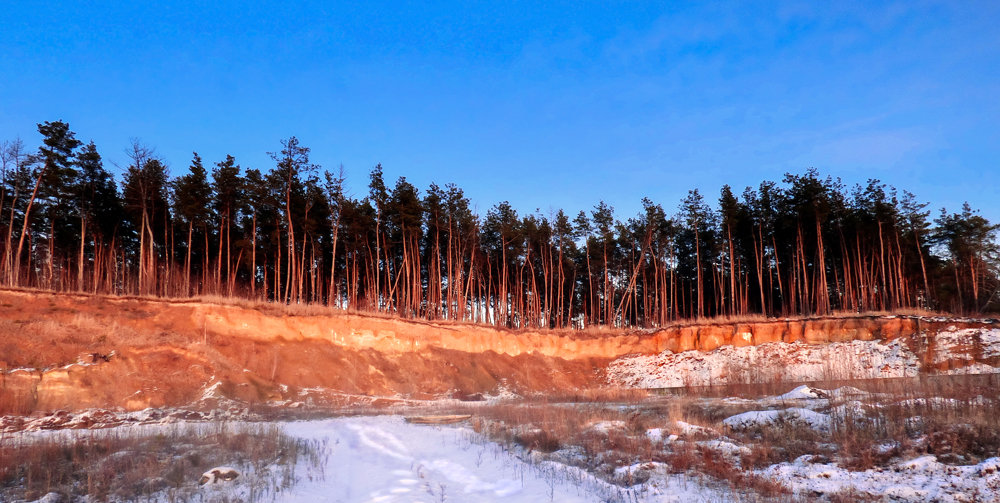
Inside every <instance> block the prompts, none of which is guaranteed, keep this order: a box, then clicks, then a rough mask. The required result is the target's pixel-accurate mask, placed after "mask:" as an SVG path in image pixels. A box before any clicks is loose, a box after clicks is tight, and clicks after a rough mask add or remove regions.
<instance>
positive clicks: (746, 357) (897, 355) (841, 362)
mask: <svg viewBox="0 0 1000 503" xmlns="http://www.w3.org/2000/svg"><path fill="white" fill-rule="evenodd" d="M919 371H920V361H919V359H918V358H917V356H916V355H914V354H913V352H912V351H910V349H909V348H908V347H907V346H906V345H905V344H904V343H903V342H902V341H901V340H899V339H895V340H892V341H889V342H882V341H851V342H832V343H829V344H817V345H811V344H806V343H804V342H793V343H784V342H772V343H767V344H761V345H758V346H744V347H734V346H722V347H719V348H717V349H715V350H713V351H708V352H705V351H685V352H683V353H671V352H670V351H665V352H663V353H660V354H656V355H632V356H624V357H621V358H618V359H617V360H615V361H613V362H611V364H610V365H609V366H608V380H609V382H611V383H613V384H618V385H623V386H630V387H636V388H677V387H685V386H711V385H715V384H724V383H732V382H751V383H753V382H779V381H823V380H831V379H873V378H885V377H915V376H917V375H918V373H919Z"/></svg>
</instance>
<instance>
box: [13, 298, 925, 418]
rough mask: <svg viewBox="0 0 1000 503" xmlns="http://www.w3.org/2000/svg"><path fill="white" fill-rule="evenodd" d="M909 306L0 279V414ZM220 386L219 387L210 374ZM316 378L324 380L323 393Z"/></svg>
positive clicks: (506, 383)
mask: <svg viewBox="0 0 1000 503" xmlns="http://www.w3.org/2000/svg"><path fill="white" fill-rule="evenodd" d="M918 324H919V322H918V321H917V320H913V319H906V318H873V317H867V318H831V319H818V320H793V321H767V322H758V323H747V324H733V323H726V324H703V325H690V326H675V327H670V328H667V329H663V330H659V331H649V332H624V331H606V332H579V331H569V330H563V331H551V332H531V331H506V330H497V329H493V328H490V327H484V326H476V325H467V324H457V323H433V322H418V321H406V320H399V319H392V318H382V317H376V316H363V315H355V314H348V313H342V312H335V311H329V310H325V309H320V308H301V309H300V308H284V307H281V306H273V305H259V306H236V305H224V304H213V303H204V302H180V301H178V302H170V301H161V300H151V299H150V300H147V299H119V298H112V297H100V296H85V295H69V294H51V293H40V292H22V291H10V290H3V291H0V371H2V372H0V413H5V412H16V413H26V412H31V411H35V410H55V409H80V408H87V407H122V408H125V409H130V410H134V409H141V408H145V407H151V406H152V407H156V406H167V405H180V404H188V403H191V402H193V401H196V400H199V399H200V398H202V397H203V396H204V395H205V394H206V391H210V394H212V393H214V394H216V395H217V394H219V393H221V394H223V395H226V396H228V397H233V398H238V399H241V400H246V401H251V402H253V401H275V400H277V401H280V400H290V401H297V400H303V399H304V398H303V397H306V396H312V397H319V396H321V395H324V393H325V394H326V395H324V396H327V397H329V393H337V394H339V396H341V397H344V396H352V395H353V396H363V397H371V396H377V397H413V398H426V397H432V396H440V395H447V394H451V395H454V396H460V397H462V396H469V395H475V394H480V393H493V392H496V391H498V390H499V389H510V390H512V391H515V392H526V391H564V392H565V391H575V390H580V389H586V388H593V387H598V386H600V385H601V383H603V382H604V381H603V377H604V376H603V372H604V369H605V368H606V367H607V365H608V363H609V362H610V361H611V360H613V359H615V358H617V357H619V356H622V355H626V354H633V353H645V354H651V353H659V352H662V351H664V350H670V351H675V352H679V351H686V350H691V349H700V350H711V349H715V348H716V347H719V346H721V345H727V344H731V345H736V346H741V345H753V344H761V343H765V342H775V341H785V342H793V341H797V340H802V341H806V342H810V343H824V342H830V341H846V340H854V339H862V340H870V339H891V338H896V337H901V336H910V335H912V334H914V333H916V332H917V331H919V330H921V329H922V328H923V327H920V326H918ZM213 385H216V386H213ZM317 390H323V391H322V392H319V391H317Z"/></svg>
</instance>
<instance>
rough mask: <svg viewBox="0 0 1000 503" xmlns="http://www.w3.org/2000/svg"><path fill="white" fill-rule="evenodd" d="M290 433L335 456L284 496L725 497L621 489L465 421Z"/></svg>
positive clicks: (677, 483) (396, 421)
mask: <svg viewBox="0 0 1000 503" xmlns="http://www.w3.org/2000/svg"><path fill="white" fill-rule="evenodd" d="M286 431H287V432H288V433H289V434H291V435H293V436H296V437H300V438H308V439H316V440H322V439H327V440H328V442H327V445H328V446H329V456H330V457H329V463H328V465H327V467H326V470H325V472H326V475H325V478H324V479H322V480H308V477H307V476H306V475H307V474H303V476H302V477H301V478H302V479H304V480H302V481H300V483H299V484H298V485H296V486H295V487H294V488H293V489H292V490H291V492H289V493H287V494H286V495H284V496H283V498H282V499H280V500H279V501H287V502H313V501H344V502H354V501H357V502H372V503H376V502H379V503H385V502H420V501H423V502H437V501H449V502H494V501H496V502H541V501H559V502H599V501H678V502H679V501H691V502H694V501H717V500H718V497H719V494H718V493H717V492H715V491H714V490H712V489H709V488H706V487H704V486H702V485H701V484H698V483H697V482H696V481H695V480H693V479H691V480H687V479H685V478H684V477H673V478H669V477H660V478H659V479H658V480H656V481H655V482H654V483H647V484H645V485H641V486H636V487H633V488H621V487H618V486H614V485H611V484H608V483H606V482H603V481H601V480H599V479H597V478H595V477H594V476H592V475H590V474H588V473H587V472H585V471H583V470H581V469H579V468H574V467H569V466H566V465H562V464H559V463H555V462H552V461H544V460H541V459H538V458H536V457H534V456H532V454H531V453H529V452H526V451H520V450H519V451H517V452H515V451H512V450H509V449H507V448H505V447H502V446H501V445H499V444H496V443H494V442H489V441H486V440H484V439H483V438H482V437H481V436H480V435H478V434H476V433H475V432H474V431H472V430H471V429H470V428H468V427H466V426H462V425H448V426H426V425H413V424H408V423H406V422H405V421H404V420H403V418H401V417H399V416H368V417H351V418H338V419H331V420H325V421H307V422H296V423H288V424H287V426H286ZM302 469H303V470H306V469H307V468H305V467H303V468H302Z"/></svg>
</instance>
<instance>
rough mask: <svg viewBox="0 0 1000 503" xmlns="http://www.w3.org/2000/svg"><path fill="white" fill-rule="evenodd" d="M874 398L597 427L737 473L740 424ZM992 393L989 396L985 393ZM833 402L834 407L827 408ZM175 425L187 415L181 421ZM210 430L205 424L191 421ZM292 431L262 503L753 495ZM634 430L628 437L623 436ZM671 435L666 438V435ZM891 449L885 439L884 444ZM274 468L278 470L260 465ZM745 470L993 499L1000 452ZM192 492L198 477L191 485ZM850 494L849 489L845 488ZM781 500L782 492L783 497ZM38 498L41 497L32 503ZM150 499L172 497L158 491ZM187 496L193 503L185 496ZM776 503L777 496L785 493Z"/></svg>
mask: <svg viewBox="0 0 1000 503" xmlns="http://www.w3.org/2000/svg"><path fill="white" fill-rule="evenodd" d="M866 395H867V396H871V395H870V394H868V393H865V392H863V391H861V390H857V389H853V388H840V389H836V390H820V389H816V388H811V387H808V386H800V387H797V388H795V389H793V390H791V391H790V392H788V393H785V394H782V395H777V396H772V397H765V398H761V399H755V400H747V399H738V398H728V399H719V401H720V403H723V404H730V405H731V404H736V403H738V404H740V405H741V406H744V407H749V408H751V409H753V410H748V411H746V412H742V413H738V414H734V415H731V416H729V417H727V418H726V419H724V420H722V421H720V423H718V424H717V425H715V427H712V426H699V425H696V424H691V423H687V422H684V421H680V420H676V419H675V420H665V422H664V423H663V424H664V426H663V427H658V428H648V429H646V430H639V431H634V429H630V428H629V427H628V425H626V424H625V423H624V422H622V421H600V422H596V423H593V424H592V426H591V430H593V431H594V432H598V433H600V434H602V435H608V434H609V433H614V432H616V431H618V432H625V433H627V434H635V435H639V436H642V437H644V438H648V439H649V441H651V442H652V445H653V446H654V451H655V450H659V451H661V452H664V453H668V454H669V453H670V452H671V451H674V452H676V451H677V450H678V449H680V450H683V449H684V446H685V445H688V446H690V447H691V448H694V449H696V452H699V451H698V450H710V451H715V452H717V453H719V454H722V455H723V456H724V457H725V458H726V459H729V460H731V462H732V463H734V467H735V468H736V469H738V470H739V469H740V468H739V466H740V458H741V456H745V455H747V454H748V453H749V452H750V447H749V446H750V444H744V443H742V441H740V440H738V438H745V437H742V436H740V432H741V431H745V430H747V429H751V430H752V429H754V428H760V427H764V426H767V425H777V426H779V427H780V426H782V425H793V424H799V425H800V426H801V425H804V426H806V427H809V428H813V429H814V430H815V431H817V433H818V434H820V435H823V436H826V435H828V434H829V427H830V419H831V414H836V412H834V410H836V407H844V406H848V407H849V406H850V404H852V403H856V401H855V400H854V398H855V397H859V396H860V397H863V396H866ZM981 400H988V399H981ZM835 404H836V405H835ZM182 422H183V421H182ZM194 424H202V425H205V426H206V427H207V426H208V425H211V424H213V423H211V422H208V423H203V422H200V421H199V422H196V423H194ZM277 424H280V425H281V426H282V428H283V429H284V430H285V432H286V433H287V434H289V435H290V436H292V437H295V438H300V439H305V440H309V441H312V442H313V444H312V445H319V446H322V447H321V448H320V452H319V454H320V457H321V458H322V461H321V462H320V463H319V464H316V463H307V462H300V463H298V464H296V465H295V479H297V480H296V482H295V483H294V484H292V485H291V487H290V488H284V489H276V490H274V491H273V492H271V493H268V494H267V497H266V498H265V499H257V500H255V501H276V502H289V503H299V502H315V501H330V502H371V503H388V502H441V501H448V502H544V501H559V502H603V501H611V502H626V501H627V502H636V503H641V502H685V503H687V502H691V503H694V502H702V501H706V502H707V501H733V500H737V499H739V500H743V501H746V500H750V501H755V500H757V499H756V498H753V497H752V493H750V494H748V493H747V492H745V491H743V492H740V493H734V492H733V488H731V487H729V486H727V485H726V483H724V482H719V481H717V480H713V479H712V477H708V476H705V475H704V474H702V473H699V472H698V471H697V470H694V471H686V472H678V471H677V469H676V466H671V464H670V463H669V462H662V461H654V460H652V459H650V460H648V461H642V462H638V463H634V464H631V465H628V464H627V463H626V466H620V467H618V468H616V469H615V470H614V476H615V478H617V479H618V480H623V479H627V478H628V477H631V476H633V475H634V476H635V480H636V483H635V484H634V485H627V484H626V485H614V484H611V483H609V482H606V480H605V479H603V478H598V477H597V476H595V475H594V474H593V473H592V472H589V471H587V470H586V469H585V468H583V467H581V466H580V465H577V466H571V465H573V463H568V464H567V460H572V458H573V457H574V455H575V454H574V453H575V452H578V451H575V450H574V447H573V446H571V445H564V446H562V449H563V450H560V451H556V452H554V453H550V454H543V453H541V452H532V451H531V450H530V449H524V448H521V447H518V446H506V445H501V444H499V443H495V442H492V441H489V440H487V439H485V438H484V437H483V436H482V435H480V434H478V433H476V432H475V431H473V429H472V428H471V427H470V426H469V425H467V424H464V423H460V424H455V425H441V426H428V425H416V424H410V423H407V422H406V421H405V420H404V418H403V417H401V416H398V415H383V416H354V417H340V418H333V419H324V420H310V421H293V422H282V423H277ZM172 427H176V423H175V422H170V423H166V424H164V423H162V422H153V423H146V424H124V425H119V426H115V427H112V428H108V429H104V430H55V431H51V430H49V431H20V432H17V433H8V434H7V436H6V439H7V441H11V440H13V439H16V438H22V439H30V438H41V437H43V436H50V435H66V436H67V437H66V438H67V441H70V440H69V439H70V438H72V436H73V435H75V434H77V433H84V432H95V431H96V432H107V433H108V434H114V432H115V431H123V430H133V429H137V428H139V429H146V430H155V429H157V428H172ZM630 431H631V432H632V433H628V432H630ZM671 432H673V434H669V433H671ZM890 447H891V446H890ZM268 469H270V470H276V467H270V468H268ZM744 473H746V474H749V475H753V476H756V477H759V478H760V479H764V480H770V481H774V482H777V483H780V484H781V485H783V486H784V487H785V488H787V489H788V490H790V491H791V492H792V494H791V499H792V500H794V501H813V500H819V501H831V499H830V498H831V497H832V496H833V495H838V497H840V498H841V499H839V501H844V499H843V498H844V497H847V498H849V499H848V500H851V499H852V498H851V495H854V496H858V497H862V496H863V497H866V498H869V497H876V498H877V497H882V496H884V497H885V498H886V500H887V501H913V502H917V501H956V502H957V501H987V502H988V501H1000V458H998V457H990V458H987V459H983V460H981V461H980V462H978V463H976V464H971V465H966V466H959V465H949V464H944V463H941V462H939V460H938V459H937V458H935V457H934V456H932V455H923V456H916V457H910V458H906V457H904V458H902V459H898V458H897V459H896V460H894V461H892V462H890V463H888V464H885V465H882V466H877V467H874V468H871V469H867V470H854V471H851V470H847V469H845V468H843V467H842V466H839V465H838V464H837V462H836V461H831V459H829V458H827V457H825V456H813V455H804V456H801V457H799V458H797V459H795V460H793V461H789V462H781V463H775V464H772V465H769V466H764V467H759V468H755V469H750V468H747V469H745V471H744ZM254 477H255V474H254V473H244V476H242V477H240V478H238V479H237V480H236V481H233V482H228V483H224V484H218V485H215V486H205V487H203V488H201V489H200V491H202V493H201V495H202V496H203V498H201V499H198V501H249V500H250V498H248V496H249V495H250V491H251V489H250V487H251V486H252V484H253V481H254ZM190 483H191V485H192V486H193V487H195V488H196V487H197V486H196V485H195V484H196V482H195V481H191V482H190ZM852 491H853V492H852ZM765 500H766V499H765ZM785 500H787V498H786V499H785ZM39 501H46V500H44V499H43V500H39ZM151 501H157V502H161V501H162V502H165V501H171V497H170V495H168V494H165V493H160V494H159V495H157V496H154V497H153V498H152V499H151ZM191 501H194V500H191ZM783 501H784V500H783Z"/></svg>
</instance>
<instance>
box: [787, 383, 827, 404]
mask: <svg viewBox="0 0 1000 503" xmlns="http://www.w3.org/2000/svg"><path fill="white" fill-rule="evenodd" d="M829 396H830V395H829V393H827V392H825V391H823V390H821V389H816V388H811V387H809V386H806V385H802V386H799V387H797V388H795V389H793V390H791V391H789V392H788V393H785V394H783V395H778V396H776V397H774V398H775V399H776V400H812V399H816V398H828V397H829Z"/></svg>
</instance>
